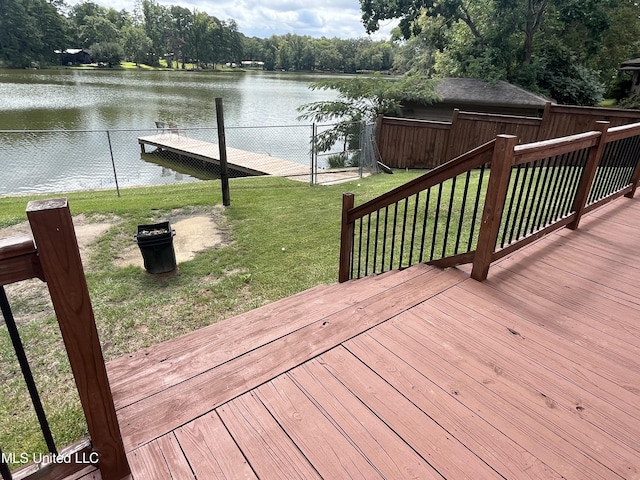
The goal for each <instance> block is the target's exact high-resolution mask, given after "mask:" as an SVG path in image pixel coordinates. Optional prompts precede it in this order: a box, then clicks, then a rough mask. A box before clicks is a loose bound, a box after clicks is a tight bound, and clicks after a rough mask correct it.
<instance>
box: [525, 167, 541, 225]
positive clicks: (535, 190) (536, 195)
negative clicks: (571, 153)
mask: <svg viewBox="0 0 640 480" xmlns="http://www.w3.org/2000/svg"><path fill="white" fill-rule="evenodd" d="M536 163H538V162H536ZM539 163H540V165H539V166H538V167H537V175H536V184H535V187H534V188H533V198H532V202H533V203H532V204H531V209H530V210H529V218H527V220H526V222H525V229H524V234H525V235H527V234H528V233H531V232H533V225H534V222H535V217H536V214H537V211H538V207H539V206H540V202H539V196H540V195H539V193H538V192H539V189H540V180H541V178H542V176H543V174H544V172H542V168H543V165H544V163H545V160H542V161H540V162H539ZM531 213H533V216H532V215H531Z"/></svg>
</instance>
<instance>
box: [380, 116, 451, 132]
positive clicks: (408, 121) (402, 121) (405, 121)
mask: <svg viewBox="0 0 640 480" xmlns="http://www.w3.org/2000/svg"><path fill="white" fill-rule="evenodd" d="M381 120H382V121H383V122H384V123H385V124H387V125H411V126H421V125H422V126H424V127H427V128H445V129H449V128H451V122H440V121H437V120H421V119H419V118H401V117H382V119H381Z"/></svg>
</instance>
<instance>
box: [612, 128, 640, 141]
mask: <svg viewBox="0 0 640 480" xmlns="http://www.w3.org/2000/svg"><path fill="white" fill-rule="evenodd" d="M636 135H640V124H638V123H634V124H631V125H618V126H616V127H610V128H609V129H608V131H607V143H609V142H615V141H616V140H622V139H623V138H628V137H634V136H636Z"/></svg>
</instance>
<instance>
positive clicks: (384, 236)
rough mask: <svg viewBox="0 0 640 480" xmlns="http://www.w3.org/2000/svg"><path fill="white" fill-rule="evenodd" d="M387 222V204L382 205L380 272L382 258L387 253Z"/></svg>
mask: <svg viewBox="0 0 640 480" xmlns="http://www.w3.org/2000/svg"><path fill="white" fill-rule="evenodd" d="M388 224H389V206H386V207H384V230H383V232H382V259H381V260H380V269H381V270H380V273H383V272H384V259H385V258H386V253H387V225H388Z"/></svg>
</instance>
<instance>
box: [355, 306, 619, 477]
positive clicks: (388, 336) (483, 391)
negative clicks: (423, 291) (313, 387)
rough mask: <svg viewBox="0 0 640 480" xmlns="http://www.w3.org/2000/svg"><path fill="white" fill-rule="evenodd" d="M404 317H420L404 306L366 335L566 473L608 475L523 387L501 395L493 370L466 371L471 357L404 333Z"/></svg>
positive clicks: (420, 335) (420, 334)
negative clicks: (534, 406)
mask: <svg viewBox="0 0 640 480" xmlns="http://www.w3.org/2000/svg"><path fill="white" fill-rule="evenodd" d="M409 320H412V321H420V318H419V317H417V316H416V315H415V314H413V313H410V312H407V313H405V314H404V315H402V316H401V317H399V318H398V320H396V321H393V322H390V323H387V324H385V325H383V326H381V327H379V328H377V329H375V330H373V331H371V332H369V334H368V335H367V336H370V337H371V338H372V339H374V340H375V341H378V342H379V343H381V344H382V345H383V346H385V347H386V348H387V349H388V350H390V351H391V352H393V353H394V354H396V355H397V356H398V357H399V358H401V359H402V360H404V361H405V362H407V363H408V364H409V365H411V366H412V367H413V368H415V369H416V370H418V371H420V372H422V373H423V374H424V375H425V376H427V377H428V378H429V379H430V380H431V381H432V382H434V383H436V384H437V385H439V386H440V388H442V389H445V390H446V391H448V392H450V394H451V395H452V396H453V397H455V400H456V401H459V402H461V403H462V404H463V405H465V406H466V407H468V408H470V409H472V410H473V411H475V412H476V413H477V414H478V415H480V416H481V417H482V418H483V419H484V420H486V421H487V422H488V423H490V424H491V425H493V426H494V427H496V428H497V429H499V430H500V431H502V432H504V433H505V434H507V435H508V436H509V437H510V438H512V439H513V440H514V441H515V442H516V443H518V444H519V445H520V446H522V447H523V448H524V449H526V450H527V451H529V452H530V453H531V454H532V455H534V456H535V457H537V458H538V459H540V461H542V462H543V463H545V464H546V465H548V466H549V467H550V468H552V469H553V470H555V471H556V472H558V473H559V474H560V475H562V476H564V477H565V478H576V479H577V478H579V479H581V480H583V479H584V480H586V479H593V480H603V479H605V478H613V477H612V472H611V471H610V470H608V469H607V467H605V466H603V465H602V464H600V463H599V462H596V461H594V460H593V459H592V458H591V457H590V456H589V455H587V454H586V453H584V452H582V451H581V450H580V449H577V448H575V446H574V445H572V444H571V443H569V442H568V441H567V440H566V439H564V438H563V437H562V436H561V435H559V434H558V433H556V432H554V431H552V430H549V429H547V428H544V427H543V426H542V425H541V424H540V422H539V421H540V418H538V417H537V416H535V415H533V414H532V412H531V411H530V405H529V402H526V401H524V398H525V396H526V395H525V394H526V391H525V390H523V389H517V386H516V385H514V387H513V388H515V389H516V390H515V391H514V392H513V394H512V396H513V395H515V396H517V398H518V399H519V400H518V401H517V402H515V403H512V402H510V401H509V400H507V399H505V398H503V397H502V396H501V395H500V394H498V393H497V392H495V391H493V390H492V389H491V386H492V385H493V382H495V377H496V375H497V373H495V372H494V373H490V374H489V375H488V376H487V377H473V376H471V375H470V372H471V370H470V363H469V362H470V361H471V360H470V359H468V358H467V357H465V356H456V357H455V359H454V358H453V355H454V353H453V351H452V349H450V348H449V346H448V345H447V344H444V345H443V344H442V343H439V342H435V341H433V340H432V339H431V337H430V334H429V332H418V334H416V330H415V329H411V334H407V333H405V332H403V331H401V330H400V329H399V327H402V326H403V325H404V324H405V322H407V321H409ZM361 338H366V337H361ZM468 372H469V373H468ZM498 372H499V370H498ZM540 401H541V402H542V403H543V404H545V400H544V398H542V397H541V399H540ZM616 477H617V475H616Z"/></svg>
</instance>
